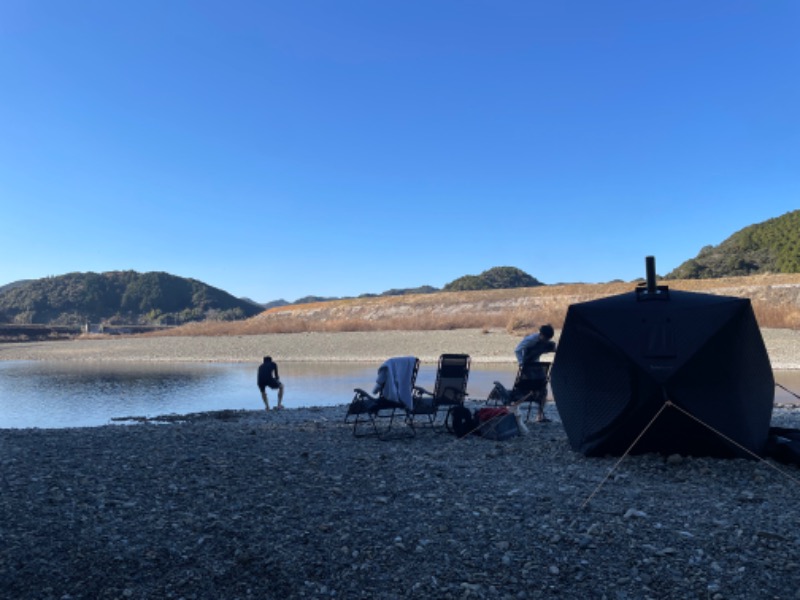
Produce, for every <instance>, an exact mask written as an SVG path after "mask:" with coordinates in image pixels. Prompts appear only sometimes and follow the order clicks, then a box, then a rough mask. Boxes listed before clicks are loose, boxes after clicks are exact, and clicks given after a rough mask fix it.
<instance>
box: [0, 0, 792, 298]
mask: <svg viewBox="0 0 800 600" xmlns="http://www.w3.org/2000/svg"><path fill="white" fill-rule="evenodd" d="M799 28H800V2H796V1H795V0H770V1H768V2H765V1H763V0H752V1H737V0H718V1H717V0H709V1H705V0H687V1H683V0H660V1H659V0H647V1H645V0H630V1H617V0H607V1H606V0H603V1H597V0H582V1H578V0H559V1H555V0H547V1H540V0H529V1H520V2H517V1H503V0H488V1H482V0H452V1H447V0H402V1H396V0H370V1H366V0H364V1H355V0H321V1H311V0H292V1H291V2H284V1H281V2H273V1H269V0H259V1H250V0H233V1H225V2H223V1H216V2H208V1H202V0H192V1H180V0H169V1H164V0H157V1H152V0H136V1H132V0H130V1H120V2H106V1H99V0H98V1H94V2H89V1H86V0H71V1H70V2H62V1H60V0H41V1H34V2H31V1H29V0H4V1H3V2H2V3H0V81H2V82H3V84H2V87H0V231H2V233H0V255H2V257H3V258H2V261H0V284H5V283H10V282H12V281H16V280H19V279H32V278H39V277H45V276H48V275H60V274H64V273H68V272H73V271H95V272H102V271H112V270H127V269H133V270H137V271H143V272H144V271H166V272H169V273H173V274H175V275H181V276H184V277H192V278H195V279H199V280H201V281H204V282H206V283H208V284H210V285H213V286H216V287H219V288H222V289H224V290H226V291H228V292H230V293H232V294H234V295H236V296H247V297H250V298H252V299H254V300H257V301H261V302H266V301H269V300H274V299H277V298H285V299H287V300H294V299H296V298H299V297H301V296H305V295H308V294H318V295H324V296H344V295H357V294H361V293H365V292H374V293H379V292H382V291H384V290H387V289H390V288H402V287H416V286H419V285H433V286H436V287H441V286H443V285H444V284H446V283H448V282H449V281H452V280H453V279H455V278H457V277H460V276H462V275H466V274H478V273H480V272H481V271H484V270H486V269H489V268H491V267H495V266H514V267H518V268H520V269H523V270H524V271H526V272H528V273H530V274H531V275H533V276H534V277H536V278H538V279H539V280H540V281H542V282H544V283H558V282H576V281H583V282H603V281H609V280H613V279H624V280H632V279H634V278H636V277H641V276H644V270H645V269H644V259H645V256H648V255H653V256H655V257H656V266H657V271H658V272H659V273H662V274H663V273H667V272H669V271H670V270H672V269H674V268H675V267H677V266H678V265H679V264H680V263H681V262H683V261H684V260H686V259H689V258H693V257H694V256H696V254H697V253H698V252H699V250H700V249H701V248H702V247H703V246H705V245H716V244H719V243H720V242H722V241H723V240H724V239H725V238H727V237H728V236H729V235H731V234H732V233H734V232H735V231H737V230H739V229H741V228H742V227H745V226H747V225H750V224H753V223H758V222H762V221H764V220H767V219H770V218H773V217H778V216H780V215H782V214H784V213H786V212H788V211H791V210H794V209H797V208H800V108H798V107H800V36H798V35H797V31H798V29H799Z"/></svg>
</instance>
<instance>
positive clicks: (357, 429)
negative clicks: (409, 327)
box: [344, 356, 419, 438]
mask: <svg viewBox="0 0 800 600" xmlns="http://www.w3.org/2000/svg"><path fill="white" fill-rule="evenodd" d="M418 371H419V359H418V358H416V357H414V356H399V357H395V358H390V359H388V360H387V361H386V362H385V363H383V364H382V365H381V366H380V368H378V376H377V379H376V383H375V387H374V389H373V390H372V394H369V393H367V392H366V391H364V390H363V389H361V388H355V390H353V391H354V392H355V395H354V396H353V400H352V401H351V402H350V405H349V406H348V407H347V414H346V415H345V417H344V422H345V423H348V424H349V423H350V422H352V423H353V435H354V436H355V437H363V436H367V435H377V436H379V437H383V438H385V437H387V436H388V434H389V432H390V431H391V429H392V425H393V424H394V420H395V418H396V417H400V416H402V418H403V420H404V421H405V423H406V424H407V425H408V426H409V429H410V431H411V435H416V431H415V430H414V424H413V420H412V419H411V416H410V415H411V412H412V409H413V389H414V383H415V382H416V380H417V372H418ZM351 419H352V421H351ZM381 422H382V423H385V425H382V426H381V425H379V423H381ZM364 429H367V430H368V431H367V432H364Z"/></svg>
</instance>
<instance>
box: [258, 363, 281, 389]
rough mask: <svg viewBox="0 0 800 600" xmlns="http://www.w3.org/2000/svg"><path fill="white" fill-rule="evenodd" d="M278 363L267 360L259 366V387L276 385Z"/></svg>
mask: <svg viewBox="0 0 800 600" xmlns="http://www.w3.org/2000/svg"><path fill="white" fill-rule="evenodd" d="M278 379H279V377H278V365H276V364H275V363H274V362H273V361H271V360H267V361H264V362H263V363H261V366H259V367H258V387H260V388H263V387H267V386H269V387H275V386H276V385H277V384H278Z"/></svg>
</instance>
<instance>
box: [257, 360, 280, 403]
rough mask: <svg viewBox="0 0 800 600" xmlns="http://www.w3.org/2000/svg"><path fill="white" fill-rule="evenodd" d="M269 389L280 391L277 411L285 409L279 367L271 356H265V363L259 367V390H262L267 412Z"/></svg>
mask: <svg viewBox="0 0 800 600" xmlns="http://www.w3.org/2000/svg"><path fill="white" fill-rule="evenodd" d="M268 387H269V388H272V389H273V390H278V405H277V406H276V407H275V410H278V409H281V408H283V384H282V383H281V380H280V377H279V376H278V365H277V364H275V363H274V362H273V361H272V357H271V356H265V357H264V362H263V363H261V365H260V366H259V367H258V389H259V390H261V399H262V400H263V401H264V406H265V407H266V409H267V410H269V398H267V388H268Z"/></svg>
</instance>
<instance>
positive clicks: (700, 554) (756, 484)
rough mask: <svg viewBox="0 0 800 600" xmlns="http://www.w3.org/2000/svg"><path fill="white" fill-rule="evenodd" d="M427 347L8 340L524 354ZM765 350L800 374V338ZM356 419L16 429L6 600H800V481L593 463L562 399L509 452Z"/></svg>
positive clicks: (299, 354)
mask: <svg viewBox="0 0 800 600" xmlns="http://www.w3.org/2000/svg"><path fill="white" fill-rule="evenodd" d="M439 334H441V336H440V335H439ZM416 335H419V336H422V337H421V338H419V337H416ZM416 335H412V334H411V333H407V334H406V333H386V334H378V335H376V334H372V333H370V334H361V335H357V334H299V335H296V336H252V338H268V339H249V338H236V339H226V338H202V339H197V338H128V339H119V340H117V339H114V340H81V341H76V342H54V343H46V344H13V345H10V344H6V345H2V346H0V360H56V359H61V360H187V361H214V360H219V361H232V360H241V361H255V360H258V358H260V356H261V355H262V354H264V353H265V351H266V350H269V351H270V352H271V353H272V354H273V356H276V357H281V360H337V361H341V360H381V359H383V358H386V357H387V356H391V355H399V354H416V355H417V356H420V357H421V358H423V359H426V360H431V361H434V360H435V358H436V357H437V356H438V355H439V354H440V353H442V352H448V351H462V352H468V353H470V354H472V355H473V357H474V359H475V360H479V361H481V360H483V361H486V362H492V361H498V362H499V361H500V360H505V361H507V360H509V354H510V350H509V348H513V343H514V341H515V340H517V336H509V335H508V334H505V333H500V332H492V333H481V332H470V333H469V335H466V333H465V332H437V335H435V336H431V335H430V334H427V333H425V334H416ZM367 336H369V337H370V338H374V339H373V341H372V342H369V343H368V342H367V341H366V340H367V339H368V338H367ZM450 336H452V337H450ZM503 336H506V337H505V338H503ZM273 338H284V339H282V340H280V341H278V340H276V339H273ZM422 338H425V339H422ZM379 339H380V340H382V341H377V340H379ZM765 340H766V342H767V346H768V349H769V351H770V357H771V358H772V360H773V364H775V363H776V361H780V364H781V365H783V366H782V368H793V367H791V366H789V367H787V366H785V365H792V364H794V363H793V362H792V361H798V356H800V352H798V351H797V344H798V336H797V335H796V332H788V333H784V332H782V331H778V332H776V334H775V335H774V336H773V335H772V334H771V333H770V332H769V331H767V332H766V333H765ZM776 340H777V341H776ZM495 343H497V345H496V346H493V344H495ZM382 344H386V345H382ZM304 351H305V354H303V352H304ZM495 352H496V353H495ZM254 356H255V357H256V358H254ZM794 368H797V367H794ZM345 410H346V408H345V407H344V406H339V407H331V408H320V409H297V410H284V411H271V412H264V411H223V412H218V413H204V414H196V415H185V416H183V417H173V418H170V419H165V420H163V421H159V420H152V421H148V422H142V423H138V424H133V425H130V424H128V425H112V426H103V427H94V428H84V429H57V430H38V429H27V430H26V429H22V430H0V463H1V464H0V473H2V479H0V597H1V598H9V599H12V598H13V599H17V598H31V599H59V600H67V599H78V598H81V599H82V598H86V599H89V598H92V599H95V598H98V599H100V598H103V599H105V598H147V599H151V598H153V599H154V598H185V599H192V598H201V599H205V598H209V599H213V598H225V599H228V598H230V599H236V598H276V599H278V598H381V599H401V598H452V599H455V598H503V599H506V598H507V599H525V598H550V597H556V598H575V599H585V598H589V599H593V598H597V599H604V598H605V599H609V600H610V599H634V598H636V599H638V598H642V599H644V598H665V599H666V598H670V599H671V598H675V599H678V598H681V599H682V598H698V599H700V598H702V599H714V600H723V599H732V598H737V599H738V598H741V599H752V598H800V592H798V590H800V527H799V526H800V510H798V503H797V500H796V498H797V495H798V493H799V492H800V469H797V468H795V467H787V466H784V465H778V464H776V463H773V462H771V461H757V460H719V459H710V458H688V457H679V456H670V457H664V456H658V455H644V456H630V457H627V458H625V459H624V460H622V461H619V460H618V459H616V458H591V459H589V458H585V457H583V456H581V455H579V454H576V453H574V452H572V451H571V449H570V448H569V445H568V443H567V439H566V435H565V433H564V430H563V428H562V426H561V424H560V423H559V422H558V419H557V413H556V412H555V408H554V407H553V406H552V405H548V409H547V410H548V414H549V415H550V416H552V417H553V421H552V422H550V423H544V424H538V425H533V424H531V426H530V434H529V435H527V436H524V437H519V438H515V439H512V440H509V441H506V442H492V441H489V440H485V439H481V438H478V437H470V438H467V439H464V440H456V439H455V438H453V437H452V436H449V435H447V434H441V433H437V432H434V431H432V430H431V429H430V428H420V429H419V431H418V432H417V435H416V436H414V437H407V438H397V439H390V440H379V439H375V438H354V437H353V436H352V434H351V430H350V428H349V427H348V426H346V425H345V424H344V423H343V419H344V415H345ZM773 424H774V425H780V426H787V427H800V413H798V411H796V410H793V409H789V408H776V409H775V412H774V415H773ZM399 431H401V432H404V431H405V428H403V427H401V428H400V429H399Z"/></svg>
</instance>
